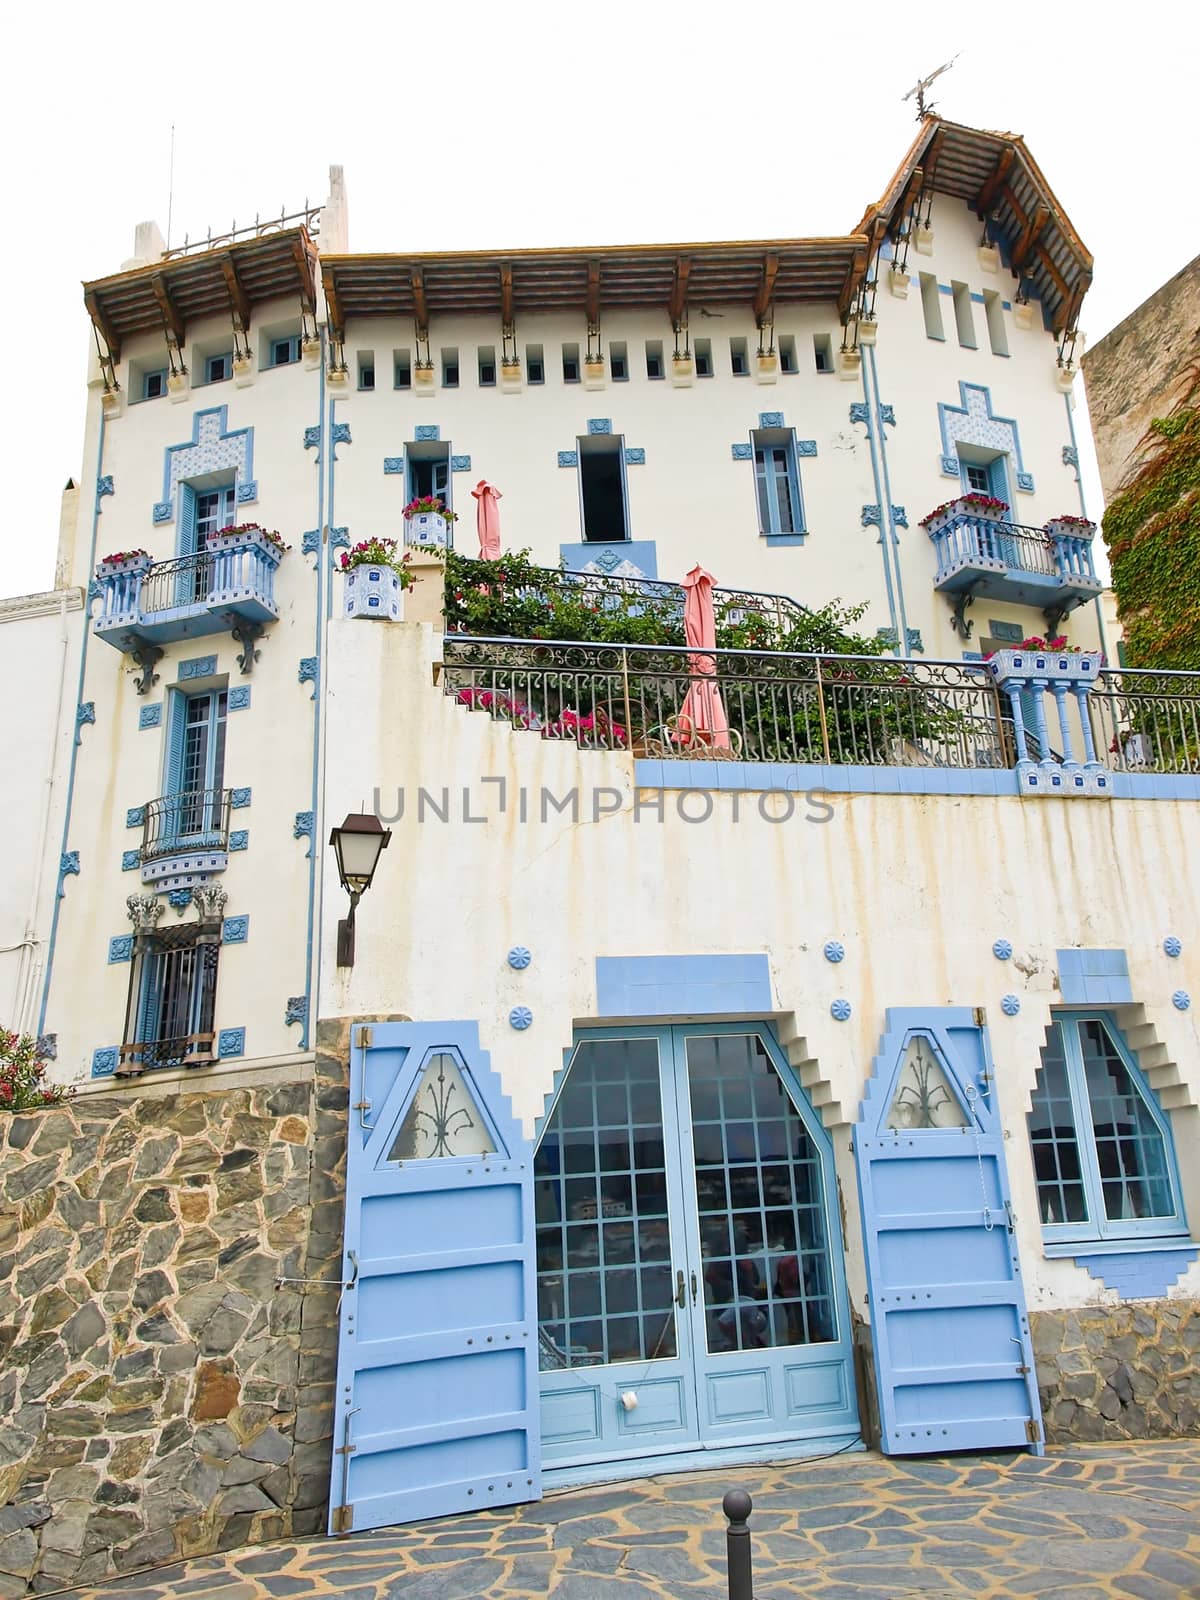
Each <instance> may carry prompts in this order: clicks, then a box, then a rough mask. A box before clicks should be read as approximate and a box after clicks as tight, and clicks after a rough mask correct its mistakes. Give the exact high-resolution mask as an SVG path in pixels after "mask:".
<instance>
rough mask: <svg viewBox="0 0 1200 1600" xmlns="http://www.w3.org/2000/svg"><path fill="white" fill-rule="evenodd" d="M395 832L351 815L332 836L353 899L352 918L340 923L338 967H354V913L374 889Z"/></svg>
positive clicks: (369, 818) (376, 820)
mask: <svg viewBox="0 0 1200 1600" xmlns="http://www.w3.org/2000/svg"><path fill="white" fill-rule="evenodd" d="M391 837H392V835H391V830H390V829H387V830H385V829H384V826H383V824H382V822H380V820H379V818H378V817H373V816H369V815H363V814H362V813H361V812H351V814H350V815H349V816H348V817H347V818H346V820H345V822H343V823H342V825H341V827H340V828H335V829H334V830H333V832H332V833H331V834H330V835H329V842H330V844H331V845H332V846H333V848H334V853H335V854H336V855H337V864H338V877H339V878H340V879H341V882H342V888H343V889H345V891H346V893H347V894H348V895H349V896H350V915H349V916H348V917H343V918H342V920H341V921H340V922H339V923H338V934H337V964H338V966H339V967H352V966H353V965H354V913H355V911H356V910H357V909H358V902H359V901H360V900H361V899H362V897H363V895H364V894H366V892H367V890H368V889H369V888H370V887H371V880H372V878H373V877H374V876H375V868H376V867H377V866H378V865H379V855H380V852H381V851H382V850H383V849H385V848H386V846H387V845H388V844H389V843H390V842H391Z"/></svg>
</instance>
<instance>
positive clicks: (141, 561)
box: [96, 550, 154, 578]
mask: <svg viewBox="0 0 1200 1600" xmlns="http://www.w3.org/2000/svg"><path fill="white" fill-rule="evenodd" d="M153 565H154V561H153V558H152V557H151V556H149V555H147V554H146V552H145V551H144V550H130V551H129V552H128V553H127V554H123V555H120V556H107V557H106V558H105V559H104V560H103V561H101V562H99V563H98V564H97V567H96V576H97V577H98V578H120V577H123V576H124V575H125V574H126V573H137V574H138V575H139V576H140V575H141V574H142V573H143V572H149V570H150V568H151V567H152V566H153Z"/></svg>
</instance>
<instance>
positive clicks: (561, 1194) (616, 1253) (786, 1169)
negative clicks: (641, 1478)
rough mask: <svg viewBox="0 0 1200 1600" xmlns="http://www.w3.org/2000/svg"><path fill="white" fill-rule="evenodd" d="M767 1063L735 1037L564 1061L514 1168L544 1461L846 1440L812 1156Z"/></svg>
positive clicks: (831, 1288)
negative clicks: (554, 1092) (527, 1211)
mask: <svg viewBox="0 0 1200 1600" xmlns="http://www.w3.org/2000/svg"><path fill="white" fill-rule="evenodd" d="M781 1065H782V1062H781V1058H779V1056H778V1050H777V1047H776V1046H775V1045H774V1042H773V1040H769V1039H768V1037H767V1036H766V1035H763V1034H760V1033H758V1032H755V1031H747V1030H746V1029H745V1028H740V1029H735V1028H726V1029H723V1030H718V1029H713V1030H708V1031H705V1032H703V1033H702V1032H700V1031H698V1030H692V1029H684V1028H663V1029H654V1030H630V1031H629V1032H627V1033H626V1034H625V1035H624V1036H620V1037H618V1036H616V1035H614V1036H612V1037H606V1038H603V1039H600V1038H596V1039H586V1040H584V1041H582V1042H581V1043H580V1044H579V1046H578V1048H577V1049H576V1052H575V1055H574V1057H573V1060H572V1063H571V1067H570V1069H569V1071H568V1074H567V1077H566V1080H565V1082H564V1084H563V1087H562V1089H561V1091H560V1093H559V1096H558V1099H557V1101H556V1103H555V1105H554V1107H553V1109H552V1112H551V1115H550V1117H549V1119H548V1121H547V1124H546V1128H545V1132H544V1134H543V1137H542V1140H541V1143H540V1145H539V1148H538V1152H537V1156H536V1159H535V1169H534V1175H535V1193H536V1197H537V1251H538V1260H537V1267H538V1316H539V1358H540V1361H539V1364H540V1367H541V1371H542V1402H543V1404H542V1431H543V1446H544V1449H545V1455H546V1460H547V1462H551V1461H554V1460H556V1459H557V1460H560V1461H562V1462H564V1464H565V1463H567V1462H570V1463H572V1464H574V1463H579V1462H583V1461H589V1460H606V1459H614V1458H616V1457H619V1456H626V1457H632V1456H645V1455H649V1454H654V1453H658V1452H662V1451H670V1450H673V1451H680V1450H686V1449H695V1448H698V1447H704V1446H708V1445H726V1444H738V1443H742V1442H745V1443H747V1444H753V1445H759V1444H763V1443H766V1442H769V1441H770V1440H772V1439H776V1438H780V1439H782V1438H799V1437H803V1436H805V1435H811V1434H817V1435H821V1436H825V1435H828V1434H829V1433H832V1432H837V1431H844V1430H853V1429H854V1428H855V1427H856V1425H857V1424H856V1411H855V1403H854V1386H853V1377H852V1370H851V1352H850V1345H849V1338H848V1328H849V1316H848V1309H847V1306H846V1302H845V1287H844V1282H843V1278H842V1269H841V1247H840V1242H839V1244H838V1247H837V1249H836V1250H833V1249H831V1246H830V1240H831V1239H833V1238H837V1237H838V1235H837V1220H836V1217H835V1216H834V1215H833V1214H832V1213H831V1211H830V1192H829V1191H830V1183H831V1181H832V1162H831V1155H832V1152H831V1150H830V1148H829V1144H828V1139H827V1138H826V1136H825V1135H824V1133H823V1131H820V1130H819V1128H818V1127H817V1125H816V1123H815V1118H814V1117H813V1113H812V1112H811V1110H809V1109H808V1108H807V1107H805V1113H804V1114H803V1115H802V1114H801V1112H800V1111H799V1110H798V1109H797V1105H796V1103H795V1101H794V1100H793V1098H792V1090H791V1089H789V1087H788V1086H787V1085H786V1083H785V1081H784V1075H783V1072H782V1071H781ZM797 1098H801V1097H799V1096H798V1097H797ZM806 1117H807V1118H808V1119H811V1122H810V1121H806Z"/></svg>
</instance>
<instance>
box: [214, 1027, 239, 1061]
mask: <svg viewBox="0 0 1200 1600" xmlns="http://www.w3.org/2000/svg"><path fill="white" fill-rule="evenodd" d="M245 1054H246V1030H245V1028H222V1029H221V1031H220V1033H219V1034H218V1035H217V1055H218V1056H219V1057H220V1058H221V1059H222V1060H223V1061H224V1060H226V1059H228V1058H232V1057H234V1056H244V1055H245Z"/></svg>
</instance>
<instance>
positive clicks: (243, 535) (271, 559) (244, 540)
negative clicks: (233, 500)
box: [205, 522, 288, 567]
mask: <svg viewBox="0 0 1200 1600" xmlns="http://www.w3.org/2000/svg"><path fill="white" fill-rule="evenodd" d="M205 549H206V550H208V551H209V552H210V553H211V554H213V555H219V554H221V553H223V552H225V551H230V550H257V551H259V552H260V553H261V555H262V558H263V560H264V561H266V563H267V564H268V566H271V567H277V566H278V565H279V563H280V562H281V561H282V560H283V558H284V555H285V554H286V553H287V550H288V546H287V545H286V544H284V542H283V540H282V539H281V538H280V537H279V535H278V534H277V533H269V532H268V531H267V529H266V528H260V527H259V526H258V524H257V523H251V522H248V523H243V524H242V525H241V526H240V527H237V528H222V529H220V531H219V532H217V533H210V534H209V536H208V538H207V539H206V540H205Z"/></svg>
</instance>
